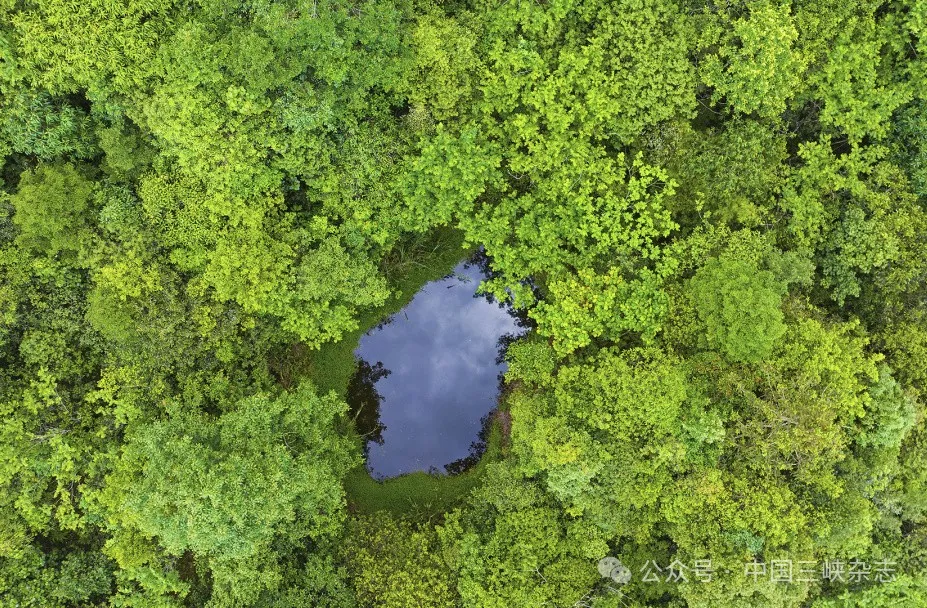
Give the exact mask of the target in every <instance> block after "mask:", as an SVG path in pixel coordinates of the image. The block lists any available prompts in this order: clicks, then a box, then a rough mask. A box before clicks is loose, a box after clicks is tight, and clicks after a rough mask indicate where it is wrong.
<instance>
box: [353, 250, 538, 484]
mask: <svg viewBox="0 0 927 608" xmlns="http://www.w3.org/2000/svg"><path fill="white" fill-rule="evenodd" d="M488 276H489V270H488V264H487V260H486V258H485V256H483V255H482V254H477V255H475V256H474V257H472V258H470V259H469V260H466V261H464V262H461V263H460V264H458V265H457V267H456V268H454V271H453V272H452V273H451V274H449V275H447V276H446V277H444V278H442V279H440V280H437V281H432V282H430V283H428V284H426V285H425V286H424V287H423V288H422V289H421V290H420V291H419V292H418V293H417V294H416V295H415V297H414V298H413V299H412V301H411V302H409V304H408V305H407V306H406V307H405V308H403V309H402V310H401V311H399V312H398V313H396V314H394V315H392V316H391V317H389V318H388V319H386V320H385V321H384V322H382V323H381V324H380V325H378V326H377V327H375V328H373V329H372V330H370V331H369V332H367V333H366V334H365V335H364V336H363V337H362V338H361V340H360V344H359V346H358V348H357V350H355V351H354V355H355V357H356V359H357V370H356V371H355V373H354V376H353V378H352V379H351V383H350V386H349V388H348V402H349V404H350V405H351V409H352V415H353V416H354V420H355V425H356V427H357V429H358V431H359V432H360V433H361V434H362V435H363V436H364V438H365V444H364V445H365V447H364V455H365V456H366V460H367V470H368V471H369V472H370V474H371V475H372V476H373V477H375V478H377V479H384V478H387V477H394V476H397V475H401V474H403V473H410V472H413V471H429V472H431V473H441V472H445V473H456V472H460V471H462V470H464V469H465V468H467V467H468V466H469V465H471V464H473V463H474V462H475V461H476V460H477V459H478V458H479V456H480V454H481V452H482V450H483V449H485V441H486V435H487V432H488V428H489V421H490V416H491V414H492V412H493V411H494V410H495V407H496V400H497V398H498V395H499V389H500V386H501V378H502V374H503V372H504V371H505V369H506V365H505V362H504V360H503V356H504V351H505V347H506V346H507V345H508V344H509V343H511V342H512V341H513V340H514V339H515V338H517V337H518V336H520V335H522V334H524V332H525V331H527V330H528V328H529V322H528V320H527V319H525V318H524V317H521V316H518V315H516V314H515V312H514V311H513V310H512V309H511V307H510V306H508V305H502V304H500V303H498V302H496V301H495V300H493V298H492V297H491V296H487V295H483V294H477V293H476V289H477V287H478V286H479V283H480V281H481V280H483V279H485V278H487V277H488Z"/></svg>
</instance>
